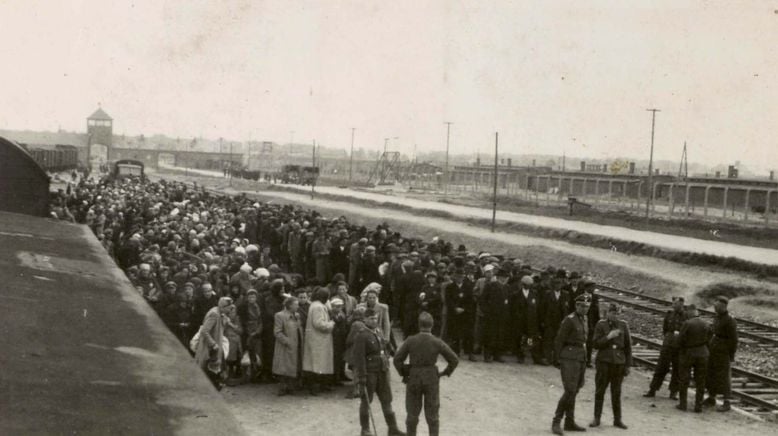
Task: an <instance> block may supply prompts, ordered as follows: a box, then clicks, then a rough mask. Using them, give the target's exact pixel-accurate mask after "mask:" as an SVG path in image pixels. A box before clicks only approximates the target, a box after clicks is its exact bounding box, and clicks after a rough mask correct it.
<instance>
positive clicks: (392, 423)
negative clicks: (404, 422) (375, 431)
mask: <svg viewBox="0 0 778 436" xmlns="http://www.w3.org/2000/svg"><path fill="white" fill-rule="evenodd" d="M384 418H385V419H386V426H387V427H389V436H406V435H405V432H403V431H401V430H400V428H399V427H397V417H396V416H395V414H394V412H392V413H387V414H385V415H384Z"/></svg>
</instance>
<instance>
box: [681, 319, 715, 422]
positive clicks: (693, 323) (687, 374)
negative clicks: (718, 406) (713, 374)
mask: <svg viewBox="0 0 778 436" xmlns="http://www.w3.org/2000/svg"><path fill="white" fill-rule="evenodd" d="M686 316H687V317H688V319H687V320H686V321H684V323H683V326H681V332H680V333H679V334H678V345H679V347H680V349H681V356H680V363H681V368H680V371H679V374H678V375H679V378H680V382H681V386H680V390H679V391H678V393H679V397H680V398H679V404H678V406H676V407H677V408H678V410H683V411H685V410H686V406H687V405H686V396H687V390H688V389H689V381H690V379H691V375H692V370H694V390H695V392H696V395H695V400H694V411H695V412H696V413H700V412H702V398H703V396H704V395H705V381H706V378H707V371H708V355H709V352H708V340H709V338H710V326H709V325H708V323H707V322H705V321H703V320H702V319H701V318H700V314H699V313H698V312H697V307H696V306H695V305H693V304H690V305H689V306H687V308H686Z"/></svg>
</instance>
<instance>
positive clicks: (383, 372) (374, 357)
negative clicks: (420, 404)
mask: <svg viewBox="0 0 778 436" xmlns="http://www.w3.org/2000/svg"><path fill="white" fill-rule="evenodd" d="M363 322H364V323H365V327H366V328H365V329H364V330H362V331H361V332H359V333H358V334H357V337H356V338H355V339H354V348H353V351H352V353H353V354H352V359H353V362H354V374H355V376H356V378H357V390H358V391H359V393H360V398H361V401H360V404H359V424H360V425H361V426H362V436H373V432H372V431H370V410H369V407H370V404H369V403H370V402H372V401H373V394H377V395H378V401H380V402H381V410H383V412H384V418H385V419H386V425H387V426H388V427H389V435H390V436H404V435H405V433H403V432H402V431H400V429H399V428H398V427H397V418H396V417H395V415H394V411H392V388H391V385H390V383H389V357H388V354H387V351H388V350H387V346H388V344H387V343H386V341H385V340H384V337H383V335H382V334H381V331H380V330H379V329H378V313H376V312H375V311H374V310H373V309H368V310H366V311H365V318H364V321H363Z"/></svg>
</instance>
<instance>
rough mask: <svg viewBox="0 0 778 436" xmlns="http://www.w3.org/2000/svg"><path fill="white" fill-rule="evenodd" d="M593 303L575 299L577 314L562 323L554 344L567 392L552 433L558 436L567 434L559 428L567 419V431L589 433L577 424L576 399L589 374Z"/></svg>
mask: <svg viewBox="0 0 778 436" xmlns="http://www.w3.org/2000/svg"><path fill="white" fill-rule="evenodd" d="M590 301H591V300H590V298H589V295H588V294H582V295H579V296H578V298H576V299H575V312H574V313H571V314H570V315H567V316H566V317H565V318H564V319H563V320H562V324H561V325H560V326H559V332H558V333H557V335H556V339H555V343H554V345H555V348H556V352H555V353H554V355H555V356H557V358H556V361H555V362H554V364H555V365H556V366H558V367H559V368H560V370H561V372H562V385H563V386H564V389H565V392H564V394H562V398H560V399H559V403H558V404H557V407H556V413H555V414H554V420H553V421H552V424H551V431H552V432H553V433H554V434H557V435H562V434H564V433H563V432H562V427H561V426H560V424H561V422H562V417H564V418H565V425H564V429H565V430H567V431H586V429H585V428H583V427H581V426H579V425H578V424H576V423H575V397H576V395H578V391H579V390H580V389H581V387H583V385H584V375H585V374H586V329H587V326H586V312H587V311H588V310H589V303H590Z"/></svg>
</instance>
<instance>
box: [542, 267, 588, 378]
mask: <svg viewBox="0 0 778 436" xmlns="http://www.w3.org/2000/svg"><path fill="white" fill-rule="evenodd" d="M547 283H548V285H547V286H548V288H549V289H548V290H547V291H546V293H545V295H544V296H543V298H542V302H541V307H540V316H539V319H540V331H541V332H542V334H543V358H544V360H545V361H544V363H553V362H555V361H557V360H558V356H556V355H555V351H556V346H555V342H554V341H555V338H556V335H557V332H558V331H559V326H560V325H561V324H562V320H563V319H565V317H566V316H567V315H568V314H569V313H570V310H569V307H570V300H569V296H568V293H567V292H566V291H564V290H563V289H562V287H563V283H562V282H561V281H559V280H558V279H550V280H549V281H548V282H547ZM576 310H577V309H576ZM587 310H588V305H587ZM584 315H586V314H585V313H584Z"/></svg>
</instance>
